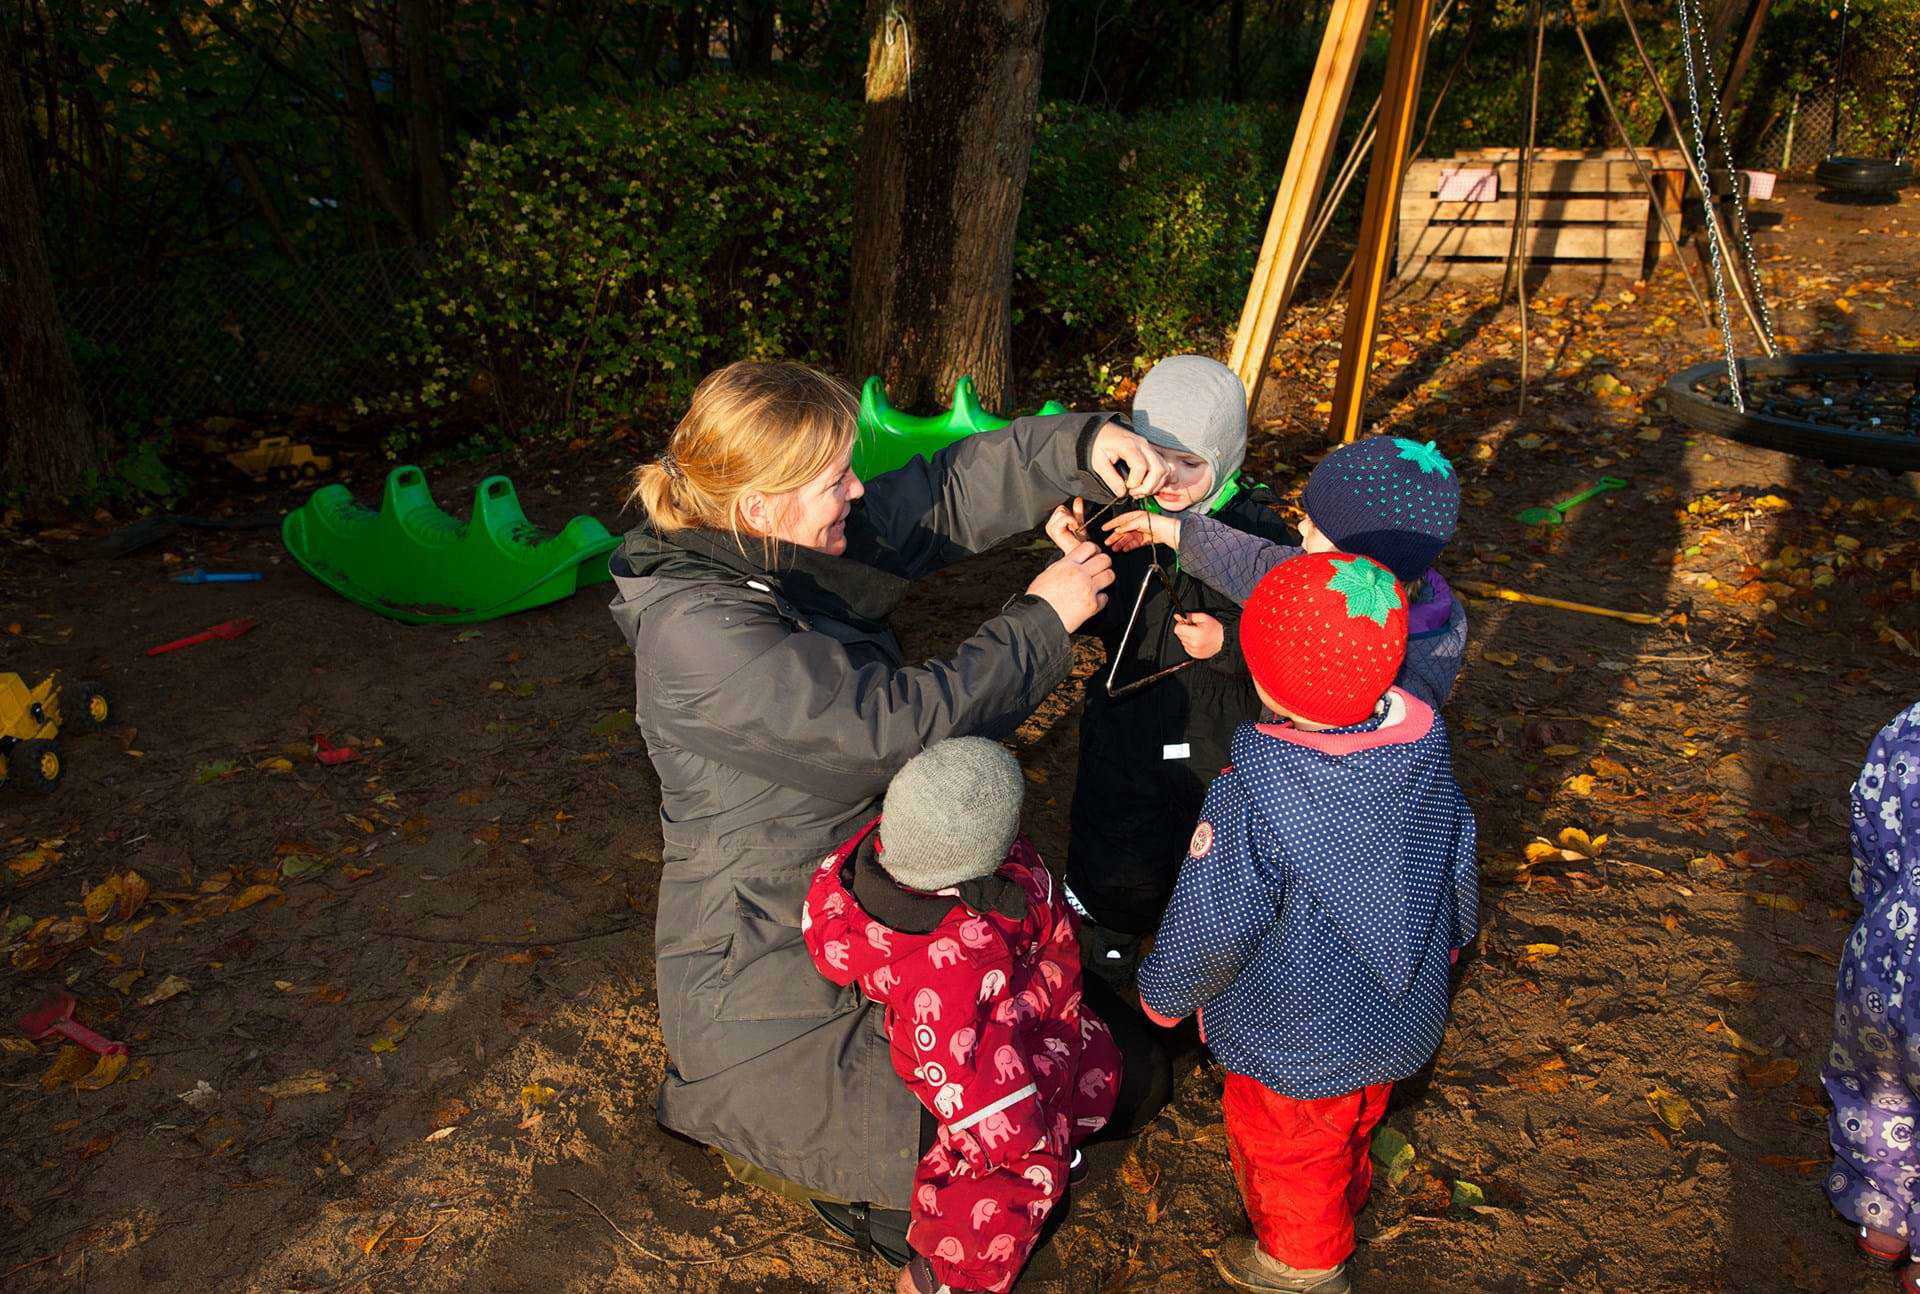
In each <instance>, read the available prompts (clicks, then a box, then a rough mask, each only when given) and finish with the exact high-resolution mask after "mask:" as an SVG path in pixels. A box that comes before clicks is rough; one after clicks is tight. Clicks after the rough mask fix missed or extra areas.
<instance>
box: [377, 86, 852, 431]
mask: <svg viewBox="0 0 1920 1294" xmlns="http://www.w3.org/2000/svg"><path fill="white" fill-rule="evenodd" d="M854 124H855V108H854V106H853V105H850V104H846V103H842V102H839V101H836V100H833V99H828V98H824V97H821V96H816V95H811V94H807V93H804V92H801V91H796V90H789V89H782V88H780V87H778V86H775V85H771V84H768V83H765V82H753V81H745V80H734V79H731V78H726V77H710V78H704V79H702V80H700V81H697V82H695V83H693V84H692V85H690V86H688V87H687V88H685V89H683V90H680V91H677V92H675V93H673V94H670V95H666V96H662V97H658V98H653V99H649V100H646V101H643V102H640V103H638V104H629V103H626V102H619V101H613V100H604V101H601V102H599V103H595V104H590V105H587V106H583V107H563V108H557V109H554V110H553V111H551V112H548V113H545V114H543V115H542V116H540V117H538V118H535V119H522V122H521V123H520V125H519V127H518V128H517V129H516V131H515V132H514V133H513V135H512V136H511V137H510V138H509V139H507V140H506V141H505V142H504V143H501V144H497V145H486V144H476V145H475V146H474V147H473V148H472V150H471V151H470V152H469V154H468V157H467V161H466V168H465V172H464V174H463V176H462V179H461V183H460V187H459V193H458V211H457V214H456V216H455V218H454V220H453V221H452V223H451V226H450V228H449V229H448V230H447V233H446V235H445V238H444V240H443V242H442V245H441V247H440V249H439V253H438V255H437V256H436V262H437V263H436V266H435V268H434V269H432V270H431V271H430V272H429V274H428V279H427V289H426V291H425V293H424V294H423V295H422V296H420V297H419V298H417V299H415V300H414V301H412V302H411V303H409V305H408V306H407V308H406V313H407V319H406V333H407V337H406V342H405V346H406V351H407V356H408V358H410V359H411V360H412V361H413V362H414V363H415V364H416V365H417V367H418V369H419V370H420V372H421V373H422V379H421V381H420V383H419V385H418V387H417V390H416V391H415V393H414V394H415V397H416V399H417V400H418V402H419V403H420V404H422V405H424V406H426V407H428V408H433V407H437V406H441V405H444V404H446V403H448V402H449V401H450V400H451V399H453V398H455V397H458V396H459V395H461V394H462V393H464V392H465V391H466V390H468V389H469V384H470V381H471V379H472V378H473V377H474V375H475V374H476V373H479V372H483V371H484V373H485V374H486V377H487V379H488V381H487V382H486V383H484V384H483V385H482V387H481V389H483V390H487V391H490V392H491V394H492V395H493V396H494V398H495V399H497V400H498V402H499V405H500V416H501V420H502V422H503V423H504V424H505V425H507V426H523V425H546V426H555V425H559V424H562V423H567V422H572V421H576V420H579V419H582V418H586V419H596V418H619V417H623V416H626V415H628V414H631V413H633V412H634V411H636V410H637V409H638V408H640V407H641V406H642V405H643V404H644V403H645V402H646V401H647V400H648V399H650V398H653V397H656V396H658V397H660V398H665V399H669V400H673V401H679V400H682V399H684V398H685V396H686V395H687V394H688V393H689V392H690V391H691V390H692V387H693V384H694V383H695V382H697V381H699V379H700V376H701V374H702V373H704V372H705V371H706V370H707V369H708V368H709V367H710V366H712V365H713V364H714V363H715V362H716V361H717V360H719V359H720V358H722V357H727V358H742V359H744V358H765V357H769V356H775V355H791V354H799V355H811V354H820V353H823V352H831V351H833V350H835V349H837V348H838V346H839V342H840V337H841V334H842V327H841V312H842V309H843V303H844V302H845V300H846V296H847V265H848V250H847V249H848V240H849V234H850V229H851V223H852V221H851V211H850V210H849V207H848V202H847V194H848V192H849V191H850V189H851V187H852V173H851V169H850V168H851V159H850V155H849V153H848V151H847V149H846V147H845V146H844V145H845V141H846V140H847V139H848V138H850V137H851V135H852V132H853V127H854Z"/></svg>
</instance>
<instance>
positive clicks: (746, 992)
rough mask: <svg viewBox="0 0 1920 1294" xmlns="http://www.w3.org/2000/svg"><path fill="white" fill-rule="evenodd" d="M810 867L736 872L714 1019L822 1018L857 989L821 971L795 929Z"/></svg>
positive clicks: (843, 1007)
mask: <svg viewBox="0 0 1920 1294" xmlns="http://www.w3.org/2000/svg"><path fill="white" fill-rule="evenodd" d="M811 879H812V874H811V872H802V873H800V875H799V876H797V877H795V876H791V875H782V876H742V877H739V878H737V879H736V880H735V881H734V883H733V938H732V940H731V942H730V943H729V945H728V948H727V959H726V965H725V967H724V968H723V969H722V971H721V976H720V982H721V989H720V999H719V1003H718V1006H717V1007H716V1009H715V1011H714V1017H715V1018H716V1019H719V1020H737V1021H749V1020H825V1019H829V1018H830V1017H832V1016H836V1015H839V1014H840V1013H841V1012H843V1011H847V1010H850V1009H852V1008H853V1007H854V1006H855V1005H856V1004H857V1003H858V1000H859V994H858V992H857V991H856V990H854V989H853V988H851V987H848V988H841V987H840V986H839V985H837V984H835V983H834V982H833V981H832V980H829V979H828V978H827V977H826V976H824V975H822V974H821V973H820V971H819V969H818V968H817V967H816V966H814V964H813V958H812V957H811V956H810V955H809V954H808V952H807V945H806V942H805V939H804V937H803V936H802V935H801V933H800V906H801V902H802V900H803V899H804V897H805V894H806V889H807V885H808V883H809V882H810V881H811Z"/></svg>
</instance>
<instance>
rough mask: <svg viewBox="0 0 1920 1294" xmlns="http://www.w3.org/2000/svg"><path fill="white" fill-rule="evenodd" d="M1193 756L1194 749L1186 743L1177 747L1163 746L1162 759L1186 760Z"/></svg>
mask: <svg viewBox="0 0 1920 1294" xmlns="http://www.w3.org/2000/svg"><path fill="white" fill-rule="evenodd" d="M1191 754H1193V747H1192V746H1190V745H1189V744H1187V743H1186V742H1184V741H1183V742H1181V743H1180V744H1179V745H1177V746H1162V747H1161V748H1160V758H1162V759H1185V758H1187V756H1189V755H1191Z"/></svg>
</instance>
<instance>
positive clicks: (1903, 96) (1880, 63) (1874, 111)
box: [1741, 13, 1920, 177]
mask: <svg viewBox="0 0 1920 1294" xmlns="http://www.w3.org/2000/svg"><path fill="white" fill-rule="evenodd" d="M1910 21H1911V20H1910V19H1908V18H1906V17H1905V16H1904V15H1903V14H1900V13H1894V14H1890V15H1889V14H1876V15H1874V16H1873V18H1872V19H1871V20H1869V21H1868V22H1866V23H1863V24H1862V25H1861V26H1860V27H1859V28H1858V29H1857V30H1856V31H1854V32H1852V33H1850V34H1849V37H1848V45H1847V57H1846V68H1845V73H1844V77H1843V79H1842V81H1841V83H1840V84H1839V85H1838V86H1836V85H1835V84H1834V83H1833V80H1832V71H1833V69H1832V65H1831V64H1829V65H1827V66H1826V67H1825V68H1823V69H1821V81H1820V83H1819V84H1817V85H1815V86H1814V87H1813V88H1811V89H1805V90H1799V91H1786V90H1784V89H1783V90H1782V91H1780V92H1779V93H1778V94H1777V95H1776V97H1775V98H1774V99H1773V101H1772V104H1771V116H1770V118H1769V120H1768V122H1767V125H1766V127H1765V129H1764V130H1762V131H1761V133H1760V135H1759V137H1758V138H1757V139H1756V140H1754V141H1753V143H1752V145H1751V147H1750V148H1748V149H1747V150H1746V159H1745V160H1744V161H1742V163H1741V165H1743V166H1751V167H1754V168H1756V169H1759V170H1764V171H1778V172H1780V173H1782V174H1784V175H1791V176H1796V177H1804V176H1808V175H1811V174H1812V173H1813V170H1814V168H1815V167H1816V166H1818V165H1820V162H1821V160H1822V159H1823V158H1825V157H1826V156H1827V154H1828V152H1829V151H1831V152H1835V153H1838V154H1840V155H1841V156H1844V157H1889V156H1892V155H1893V154H1894V153H1895V152H1897V151H1899V150H1900V149H1902V148H1908V149H1910V148H1911V147H1912V146H1913V145H1914V144H1915V143H1916V142H1920V141H1916V140H1915V139H1914V138H1912V136H1913V132H1914V129H1915V123H1916V117H1920V44H1917V43H1916V40H1915V33H1914V31H1912V30H1910V29H1909V26H1908V23H1909V22H1910ZM1758 92H1759V91H1757V90H1756V91H1755V93H1758ZM1836 112H1837V113H1838V114H1839V116H1840V130H1839V133H1838V137H1837V138H1836V137H1835V134H1834V129H1833V127H1834V114H1835V113H1836Z"/></svg>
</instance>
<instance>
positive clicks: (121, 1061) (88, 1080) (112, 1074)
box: [73, 1051, 127, 1092]
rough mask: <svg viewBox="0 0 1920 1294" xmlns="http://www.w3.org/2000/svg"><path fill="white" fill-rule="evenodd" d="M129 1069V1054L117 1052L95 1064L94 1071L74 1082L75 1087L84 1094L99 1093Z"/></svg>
mask: <svg viewBox="0 0 1920 1294" xmlns="http://www.w3.org/2000/svg"><path fill="white" fill-rule="evenodd" d="M126 1067H127V1053H126V1052H124V1051H116V1052H114V1053H113V1054H112V1055H110V1056H102V1057H101V1058H100V1059H99V1060H98V1061H97V1062H95V1064H94V1067H93V1070H92V1072H91V1073H88V1074H86V1075H84V1076H82V1077H81V1078H79V1079H76V1080H75V1081H74V1084H73V1085H74V1086H75V1087H76V1088H78V1089H79V1090H81V1091H82V1092H97V1091H99V1090H100V1089H101V1088H103V1087H106V1086H108V1085H110V1084H111V1083H112V1082H113V1080H114V1079H116V1078H118V1077H120V1074H121V1072H122V1071H123V1070H125V1069H126Z"/></svg>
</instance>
